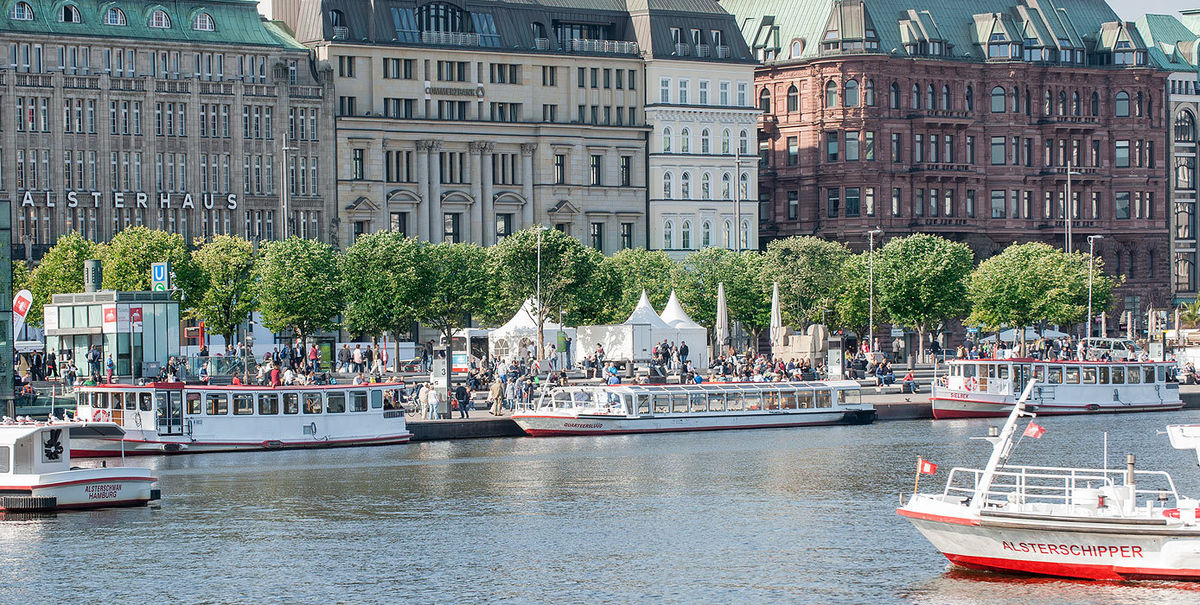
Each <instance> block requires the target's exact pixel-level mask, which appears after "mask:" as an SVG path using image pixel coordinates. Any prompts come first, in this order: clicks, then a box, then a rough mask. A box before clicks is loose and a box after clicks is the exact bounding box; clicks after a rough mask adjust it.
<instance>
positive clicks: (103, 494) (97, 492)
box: [83, 483, 121, 500]
mask: <svg viewBox="0 0 1200 605" xmlns="http://www.w3.org/2000/svg"><path fill="white" fill-rule="evenodd" d="M83 492H84V493H85V494H87V495H88V499H89V500H110V499H112V498H116V497H117V495H118V494H120V493H121V484H120V483H105V484H102V485H89V486H87V487H85V488H83Z"/></svg>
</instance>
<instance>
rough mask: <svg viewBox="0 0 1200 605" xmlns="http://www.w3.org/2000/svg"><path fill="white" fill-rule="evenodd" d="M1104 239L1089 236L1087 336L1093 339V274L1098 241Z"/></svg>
mask: <svg viewBox="0 0 1200 605" xmlns="http://www.w3.org/2000/svg"><path fill="white" fill-rule="evenodd" d="M1098 239H1104V236H1103V235H1089V236H1088V238H1087V240H1088V316H1087V326H1088V328H1087V335H1088V338H1091V337H1092V274H1093V273H1095V272H1096V256H1095V251H1096V240H1098Z"/></svg>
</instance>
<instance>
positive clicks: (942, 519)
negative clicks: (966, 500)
mask: <svg viewBox="0 0 1200 605" xmlns="http://www.w3.org/2000/svg"><path fill="white" fill-rule="evenodd" d="M896 513H897V514H899V515H900V516H901V517H911V518H913V519H924V520H926V521H937V522H938V523H951V524H954V525H979V520H978V519H964V518H962V517H949V516H946V515H935V514H932V513H920V512H917V511H913V510H908V509H905V508H898V509H896Z"/></svg>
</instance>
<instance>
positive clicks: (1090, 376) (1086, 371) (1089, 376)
mask: <svg viewBox="0 0 1200 605" xmlns="http://www.w3.org/2000/svg"><path fill="white" fill-rule="evenodd" d="M1083 384H1096V367H1095V366H1087V367H1085V368H1083Z"/></svg>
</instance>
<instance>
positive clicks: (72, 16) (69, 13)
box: [58, 4, 83, 23]
mask: <svg viewBox="0 0 1200 605" xmlns="http://www.w3.org/2000/svg"><path fill="white" fill-rule="evenodd" d="M58 21H59V23H83V19H82V17H80V15H79V9H78V8H75V7H74V6H72V5H70V4H64V5H63V7H62V10H60V11H59V12H58Z"/></svg>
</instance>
